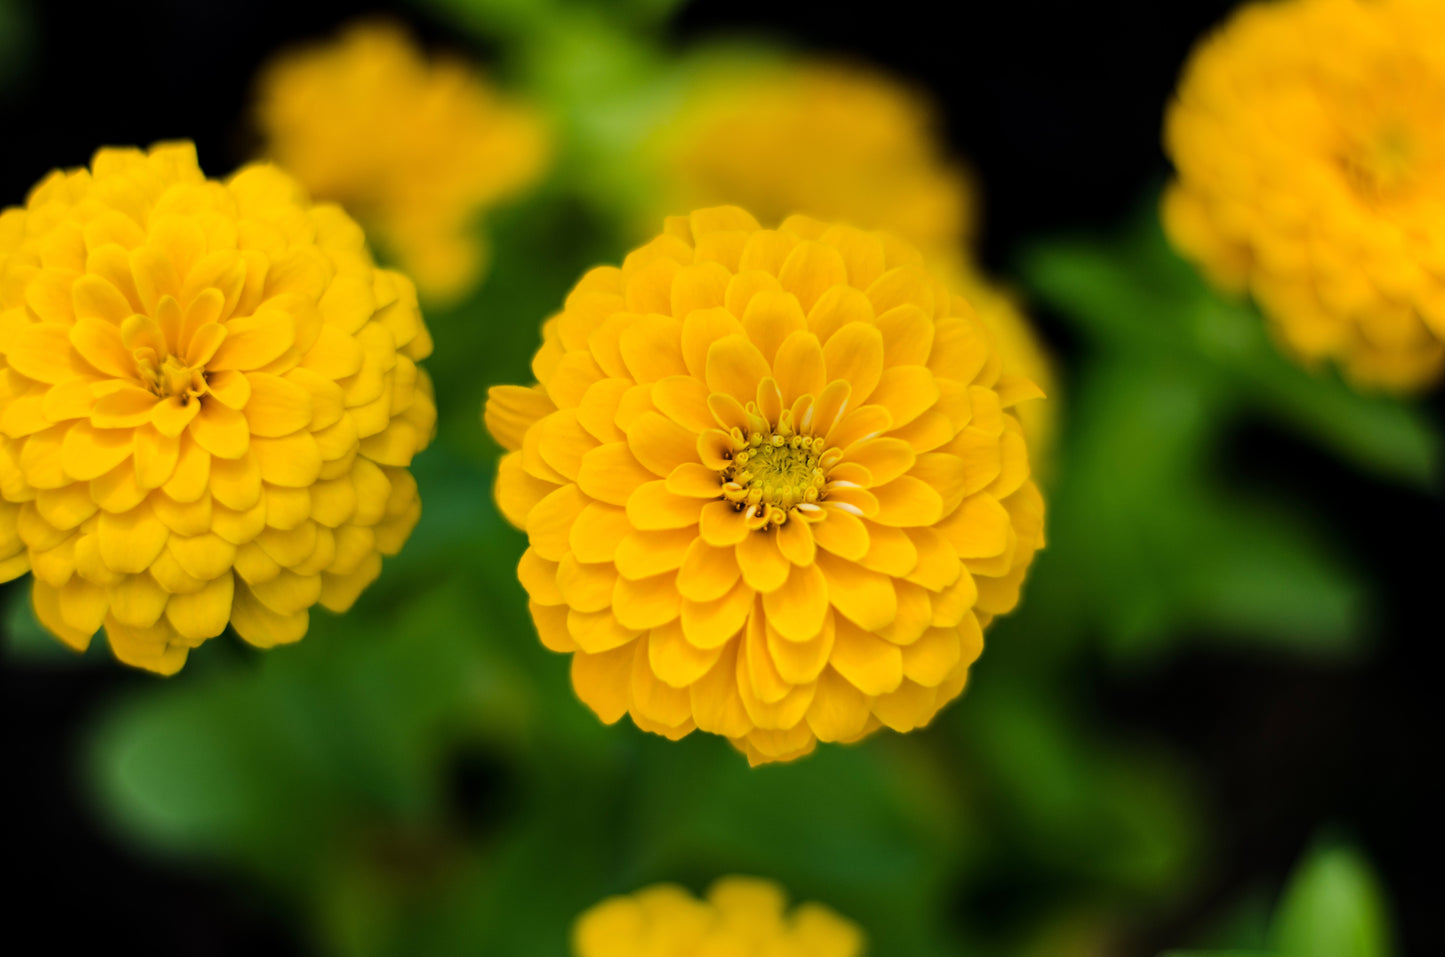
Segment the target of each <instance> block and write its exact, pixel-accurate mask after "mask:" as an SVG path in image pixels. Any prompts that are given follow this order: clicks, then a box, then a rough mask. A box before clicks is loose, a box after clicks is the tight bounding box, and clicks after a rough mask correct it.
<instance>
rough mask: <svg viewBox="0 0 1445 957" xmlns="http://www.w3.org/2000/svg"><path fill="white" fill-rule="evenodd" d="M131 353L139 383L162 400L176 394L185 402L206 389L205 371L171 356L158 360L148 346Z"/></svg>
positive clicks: (182, 402)
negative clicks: (139, 379)
mask: <svg viewBox="0 0 1445 957" xmlns="http://www.w3.org/2000/svg"><path fill="white" fill-rule="evenodd" d="M132 355H133V356H134V357H135V365H136V370H137V371H138V372H139V373H140V378H141V382H142V384H144V385H145V387H146V388H147V389H149V390H150V391H151V392H153V393H155V394H156V395H157V396H159V397H160V398H162V399H168V398H170V397H171V396H179V397H180V400H181V404H182V405H185V404H187V403H188V402H190V400H191V399H193V398H195V397H197V396H199V395H201V393H203V392H205V391H206V377H205V374H204V371H203V370H202V369H196V368H192V367H190V366H188V365H186V364H185V363H184V362H182V361H181V360H180V359H179V358H177V357H176V356H174V355H168V356H166V357H165V358H164V359H160V358H159V357H158V356H157V355H156V352H155V350H154V349H151V348H149V347H143V348H140V349H136V350H134V352H132Z"/></svg>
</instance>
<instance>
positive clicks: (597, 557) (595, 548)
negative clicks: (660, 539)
mask: <svg viewBox="0 0 1445 957" xmlns="http://www.w3.org/2000/svg"><path fill="white" fill-rule="evenodd" d="M631 531H632V523H631V522H629V521H628V520H627V513H626V512H625V511H624V510H623V509H620V508H616V507H614V506H611V505H603V504H602V503H600V502H591V503H589V504H588V505H587V507H586V508H584V509H582V511H581V512H580V513H578V515H577V519H576V521H574V522H573V523H572V529H571V531H570V532H568V536H567V544H568V547H569V548H571V550H572V554H573V555H575V556H576V557H577V560H578V561H582V562H610V561H612V560H613V557H614V556H615V555H616V554H617V548H618V546H619V545H620V544H621V543H622V540H623V539H624V538H626V537H627V535H628V533H630V532H631Z"/></svg>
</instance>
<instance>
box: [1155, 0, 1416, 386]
mask: <svg viewBox="0 0 1445 957" xmlns="http://www.w3.org/2000/svg"><path fill="white" fill-rule="evenodd" d="M1165 146H1166V148H1167V150H1168V152H1169V154H1170V156H1171V158H1172V159H1173V161H1174V165H1175V167H1176V169H1177V170H1178V178H1177V179H1176V181H1175V182H1174V183H1172V184H1171V186H1170V187H1169V190H1168V191H1167V193H1166V195H1165V200H1164V221H1165V225H1166V227H1167V229H1168V232H1169V236H1170V238H1171V240H1172V241H1173V242H1174V244H1175V245H1176V246H1177V247H1178V248H1179V249H1180V250H1181V251H1182V252H1183V253H1184V254H1185V255H1186V256H1188V257H1189V258H1190V259H1192V260H1194V261H1195V262H1196V263H1197V264H1198V265H1199V266H1200V267H1201V268H1202V269H1203V270H1204V271H1205V272H1206V273H1207V274H1208V275H1209V277H1210V278H1211V279H1212V280H1213V281H1214V282H1215V283H1216V284H1217V285H1219V286H1221V287H1223V288H1225V289H1227V290H1230V291H1237V292H1242V291H1246V290H1247V291H1249V292H1250V293H1252V294H1253V296H1254V298H1255V299H1256V300H1257V301H1258V302H1259V303H1260V305H1261V307H1262V308H1263V310H1264V312H1265V313H1266V314H1267V315H1268V316H1269V318H1270V320H1271V326H1272V329H1273V331H1274V333H1275V334H1276V337H1277V338H1278V339H1279V340H1280V341H1281V343H1282V344H1283V345H1284V346H1285V347H1286V348H1287V349H1288V350H1289V351H1290V352H1291V353H1292V354H1294V355H1295V356H1297V357H1298V358H1299V359H1300V360H1301V361H1303V362H1305V363H1307V364H1310V365H1314V364H1318V363H1319V362H1321V361H1325V360H1329V361H1333V362H1336V363H1338V364H1339V365H1340V366H1341V367H1342V369H1343V371H1344V372H1345V373H1346V374H1347V375H1348V376H1349V377H1350V378H1351V379H1353V380H1355V381H1357V382H1359V383H1361V384H1363V385H1370V386H1382V387H1387V388H1394V389H1409V388H1418V387H1420V386H1423V385H1426V384H1428V383H1430V382H1431V381H1434V380H1436V379H1438V377H1439V375H1440V373H1441V370H1442V369H1445V4H1441V3H1439V2H1438V0H1281V2H1275V3H1268V4H1263V3H1256V4H1251V5H1249V6H1246V7H1244V8H1243V9H1241V10H1240V11H1239V12H1238V13H1236V14H1235V16H1234V17H1233V18H1232V19H1231V20H1230V21H1229V22H1228V23H1227V24H1226V25H1225V26H1224V27H1223V28H1222V29H1220V30H1219V31H1218V32H1217V33H1215V34H1214V35H1213V36H1211V37H1210V38H1209V39H1207V40H1205V41H1204V42H1203V43H1201V44H1200V46H1199V47H1198V49H1197V50H1196V51H1195V53H1194V55H1193V57H1192V59H1191V60H1190V63H1189V65H1188V67H1187V68H1186V70H1185V73H1184V77H1183V79H1182V81H1181V83H1180V86H1179V91H1178V96H1177V99H1176V101H1175V102H1174V103H1173V104H1172V106H1171V107H1170V109H1169V113H1168V117H1167V123H1166V131H1165Z"/></svg>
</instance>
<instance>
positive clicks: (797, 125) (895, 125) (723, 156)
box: [656, 62, 974, 251]
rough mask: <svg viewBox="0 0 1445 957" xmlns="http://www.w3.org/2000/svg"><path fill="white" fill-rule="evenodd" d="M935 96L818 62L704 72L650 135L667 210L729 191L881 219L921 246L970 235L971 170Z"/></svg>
mask: <svg viewBox="0 0 1445 957" xmlns="http://www.w3.org/2000/svg"><path fill="white" fill-rule="evenodd" d="M937 126H938V120H937V117H936V116H935V114H934V110H933V108H932V105H931V104H930V103H928V102H927V101H926V100H925V99H924V98H923V97H921V96H920V95H918V94H916V93H915V92H914V91H912V90H910V89H908V88H906V87H903V86H900V85H898V84H897V83H895V82H893V81H892V80H890V79H888V78H887V77H884V76H881V75H878V74H876V73H872V72H870V71H867V70H864V69H861V68H858V67H851V66H846V65H842V64H834V63H826V62H818V63H808V64H801V65H787V64H777V65H768V66H752V67H744V68H737V69H721V70H718V71H715V72H714V73H711V74H709V75H708V76H706V77H705V78H704V79H703V81H701V82H700V83H699V84H698V86H697V88H696V89H695V90H694V91H693V93H692V95H691V96H690V97H689V98H688V99H687V101H686V102H685V103H684V104H683V106H682V108H681V110H680V112H679V113H678V115H677V117H676V119H675V120H674V121H673V122H671V123H669V124H668V126H667V129H666V130H665V131H664V132H663V133H662V134H661V136H660V138H659V141H658V143H657V146H656V149H657V156H658V159H659V163H660V166H661V170H660V176H659V185H660V186H661V191H660V194H659V195H660V197H661V198H663V200H664V201H665V203H666V205H665V207H664V210H665V211H667V212H672V211H675V210H680V209H697V208H699V207H704V206H711V205H715V204H719V203H732V204H736V205H738V206H742V207H745V208H747V209H749V210H752V211H753V212H754V213H756V214H757V215H758V217H759V218H760V219H762V220H763V221H764V222H779V221H780V220H782V219H783V217H785V216H787V215H789V214H791V213H794V212H799V211H801V212H803V213H806V214H808V215H810V216H816V217H818V218H820V219H826V220H841V221H844V222H849V223H854V224H856V225H859V226H863V227H865V228H868V229H886V230H888V231H889V232H892V233H896V234H897V235H899V236H902V237H903V238H904V239H906V240H907V241H908V242H910V243H913V244H914V245H916V246H919V247H920V248H922V249H924V250H928V251H933V250H941V249H944V248H952V247H959V246H962V245H964V244H966V243H967V242H968V241H969V240H970V238H971V236H972V233H973V227H974V194H973V190H972V189H971V187H970V182H969V179H968V176H967V174H966V173H965V172H964V171H963V169H962V168H960V167H959V166H958V165H957V164H955V163H952V162H950V161H949V160H948V159H947V157H946V155H945V153H944V150H943V147H942V144H941V143H940V141H939V139H938V136H937V135H936V128H937Z"/></svg>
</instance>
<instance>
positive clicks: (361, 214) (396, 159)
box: [256, 23, 548, 300]
mask: <svg viewBox="0 0 1445 957" xmlns="http://www.w3.org/2000/svg"><path fill="white" fill-rule="evenodd" d="M256 116H257V121H258V125H259V126H260V129H261V133H262V135H263V136H264V138H265V141H266V144H265V149H266V151H267V153H268V154H269V155H270V156H271V157H272V158H274V159H275V160H276V161H277V162H278V163H280V164H281V165H282V166H284V167H285V168H286V169H287V170H289V171H290V172H291V173H292V174H294V175H295V176H296V178H297V179H299V180H300V181H301V183H302V185H304V186H305V187H306V188H307V189H309V190H310V191H311V192H312V194H313V195H315V196H316V197H317V198H319V199H326V200H334V201H335V202H338V203H341V204H342V205H343V206H345V207H346V209H347V211H348V212H350V213H351V214H352V215H354V216H356V217H357V218H358V219H360V220H361V221H362V222H363V223H364V224H365V225H366V227H367V231H368V233H369V234H370V235H371V236H372V238H373V240H375V241H377V242H379V243H380V245H381V247H382V249H383V251H386V252H389V253H391V254H392V255H394V256H395V257H396V259H397V261H398V263H399V264H400V266H401V267H402V268H403V269H404V270H406V272H407V274H408V275H410V276H412V277H413V278H414V279H415V280H416V282H417V285H418V287H419V288H420V289H421V291H422V294H423V295H424V296H426V297H428V298H435V299H437V300H446V299H453V298H455V297H457V296H459V295H461V294H463V293H465V292H466V291H467V290H468V289H470V288H471V287H472V286H473V285H474V284H475V283H476V281H477V279H478V278H479V277H480V275H481V272H482V269H483V266H484V260H485V258H486V257H485V249H484V248H483V246H482V244H481V242H480V240H479V238H478V237H477V236H476V235H475V232H474V227H475V220H476V218H477V216H478V214H479V213H480V212H481V211H482V210H483V209H485V208H486V207H488V206H491V205H493V204H495V203H497V202H498V201H500V200H503V199H505V198H507V197H509V196H511V195H513V194H515V193H517V192H519V191H520V190H522V189H524V188H525V187H527V186H529V185H531V183H532V182H534V181H535V180H536V179H537V177H538V176H539V175H540V173H541V172H542V168H543V166H544V165H545V162H546V158H547V152H548V143H547V136H546V133H545V130H544V127H543V124H542V122H541V120H540V119H539V117H538V116H537V115H536V114H535V113H534V112H533V111H532V110H530V109H527V108H525V107H522V106H520V105H518V104H515V103H511V102H508V101H506V100H504V99H502V98H501V97H500V96H499V95H498V94H497V92H496V91H495V90H494V89H493V88H492V87H491V85H490V84H488V83H487V82H486V81H485V80H484V79H483V78H482V77H481V76H480V75H479V74H477V72H476V71H475V70H473V69H472V68H471V67H470V66H468V65H467V64H465V63H463V62H461V61H460V60H454V59H437V60H435V61H433V62H428V61H427V60H426V58H425V57H424V56H423V54H422V53H421V51H420V50H418V49H417V48H416V46H415V44H413V43H412V41H411V40H410V38H408V37H407V36H406V34H405V33H404V32H403V31H402V30H401V29H399V28H398V27H396V26H394V25H391V24H387V23H362V24H358V25H355V26H352V27H351V28H350V29H349V30H347V31H346V32H345V33H344V34H342V36H341V37H340V38H339V39H337V40H336V41H334V42H332V43H329V44H325V45H321V46H316V47H312V48H308V49H302V50H299V51H296V52H293V53H289V54H286V55H283V56H281V57H280V58H278V59H277V60H275V61H274V62H273V63H271V64H270V65H269V66H268V67H267V68H266V69H265V70H264V71H263V72H262V74H261V79H260V82H259V84H258V97H257V107H256Z"/></svg>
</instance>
